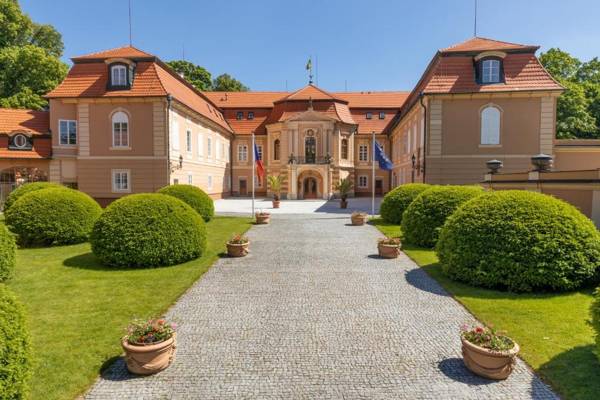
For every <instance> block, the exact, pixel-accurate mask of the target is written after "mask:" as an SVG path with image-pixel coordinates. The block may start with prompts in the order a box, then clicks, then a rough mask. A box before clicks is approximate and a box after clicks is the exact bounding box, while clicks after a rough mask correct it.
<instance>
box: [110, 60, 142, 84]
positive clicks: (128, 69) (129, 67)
mask: <svg viewBox="0 0 600 400" xmlns="http://www.w3.org/2000/svg"><path fill="white" fill-rule="evenodd" d="M105 63H106V64H107V66H108V82H107V85H106V89H107V90H128V89H131V85H132V84H133V77H134V74H135V62H133V61H131V60H129V59H126V58H113V59H107V60H106V61H105Z"/></svg>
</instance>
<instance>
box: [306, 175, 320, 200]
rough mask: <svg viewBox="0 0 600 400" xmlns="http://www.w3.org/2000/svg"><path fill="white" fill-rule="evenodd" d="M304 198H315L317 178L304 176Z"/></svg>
mask: <svg viewBox="0 0 600 400" xmlns="http://www.w3.org/2000/svg"><path fill="white" fill-rule="evenodd" d="M304 198H305V199H316V198H317V180H316V179H315V178H306V179H305V180H304Z"/></svg>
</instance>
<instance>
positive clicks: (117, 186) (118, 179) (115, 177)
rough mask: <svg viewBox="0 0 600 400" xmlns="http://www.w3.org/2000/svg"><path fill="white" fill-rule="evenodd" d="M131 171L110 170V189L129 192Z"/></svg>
mask: <svg viewBox="0 0 600 400" xmlns="http://www.w3.org/2000/svg"><path fill="white" fill-rule="evenodd" d="M130 175H131V171H129V170H128V169H113V170H112V190H113V192H117V193H118V192H121V193H129V192H131V176H130Z"/></svg>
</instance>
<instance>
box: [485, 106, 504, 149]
mask: <svg viewBox="0 0 600 400" xmlns="http://www.w3.org/2000/svg"><path fill="white" fill-rule="evenodd" d="M481 144H483V145H490V144H492V145H494V144H495V145H498V144H500V110H499V109H498V108H497V107H494V106H487V107H485V108H484V109H483V110H481Z"/></svg>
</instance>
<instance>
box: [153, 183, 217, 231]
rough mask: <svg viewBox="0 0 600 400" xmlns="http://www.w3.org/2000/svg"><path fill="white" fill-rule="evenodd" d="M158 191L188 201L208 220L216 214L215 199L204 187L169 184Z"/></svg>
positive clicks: (188, 203)
mask: <svg viewBox="0 0 600 400" xmlns="http://www.w3.org/2000/svg"><path fill="white" fill-rule="evenodd" d="M158 193H162V194H168V195H169V196H173V197H176V198H178V199H179V200H181V201H183V202H185V203H187V205H189V206H190V207H192V208H193V209H194V210H196V212H198V214H200V215H201V216H202V218H204V221H206V222H208V221H210V220H211V219H212V217H213V216H214V215H215V205H214V203H213V199H211V198H210V196H209V195H207V194H206V193H205V192H204V191H203V190H202V189H200V188H198V187H196V186H193V185H169V186H165V187H164V188H162V189H160V190H159V191H158Z"/></svg>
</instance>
